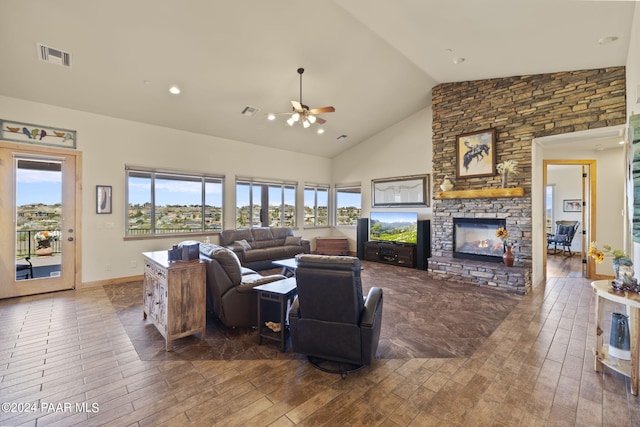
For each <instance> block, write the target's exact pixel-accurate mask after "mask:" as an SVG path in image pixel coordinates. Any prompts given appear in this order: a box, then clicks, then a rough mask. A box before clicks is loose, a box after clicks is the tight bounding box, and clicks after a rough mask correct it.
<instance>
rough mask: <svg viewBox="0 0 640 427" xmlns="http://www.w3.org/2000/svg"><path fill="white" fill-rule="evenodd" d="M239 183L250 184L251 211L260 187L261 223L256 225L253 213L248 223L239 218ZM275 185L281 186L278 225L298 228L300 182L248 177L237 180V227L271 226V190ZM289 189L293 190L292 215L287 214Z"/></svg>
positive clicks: (235, 210)
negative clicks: (255, 194) (256, 191)
mask: <svg viewBox="0 0 640 427" xmlns="http://www.w3.org/2000/svg"><path fill="white" fill-rule="evenodd" d="M239 185H247V186H248V196H249V201H248V203H249V212H253V210H254V209H255V208H254V205H256V204H255V203H254V200H253V199H254V191H255V189H257V188H259V189H260V207H261V211H262V214H261V215H259V217H260V218H259V222H260V225H255V224H254V221H253V219H252V218H253V215H252V216H251V218H249V223H248V224H241V223H240V222H239V221H238V218H239V216H238V215H239V210H238V209H239V207H238V186H239ZM275 187H280V197H279V198H280V200H279V202H280V205H279V206H280V220H279V225H278V226H283V227H291V228H296V224H297V216H298V215H297V214H298V203H297V196H296V195H297V192H298V183H297V182H293V181H278V180H269V179H259V178H247V177H236V182H235V191H236V193H235V203H234V212H235V214H234V217H235V220H234V223H235V228H237V229H238V228H254V227H269V226H271V209H270V206H271V205H273V201H272V200H270V197H269V196H270V194H271V190H272V189H273V188H275ZM287 191H291V192H292V193H293V213H292V215H291V216H290V217H288V216H287V212H288V210H287V208H286V207H287V203H286V202H287ZM270 202H271V203H270ZM265 203H266V210H265V209H264V205H265ZM265 215H266V216H265Z"/></svg>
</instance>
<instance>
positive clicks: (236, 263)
mask: <svg viewBox="0 0 640 427" xmlns="http://www.w3.org/2000/svg"><path fill="white" fill-rule="evenodd" d="M211 258H212V259H215V260H216V261H218V263H219V264H220V266H221V267H222V268H223V269H224V272H225V273H227V276H229V279H231V281H232V282H233V283H240V280H241V278H242V273H241V270H240V260H239V259H238V257H237V256H236V254H235V253H234V252H233V251H232V250H229V249H227V248H223V247H221V246H218V249H215V250H213V252H212V253H211Z"/></svg>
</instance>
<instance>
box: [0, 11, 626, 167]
mask: <svg viewBox="0 0 640 427" xmlns="http://www.w3.org/2000/svg"><path fill="white" fill-rule="evenodd" d="M634 6H635V2H634V1H578V0H520V1H513V0H447V1H441V0H394V1H388V0H333V1H329V0H321V1H300V0H270V1H264V0H233V1H229V0H227V1H223V0H135V1H131V0H110V1H87V0H2V2H0V16H2V17H3V19H2V24H1V25H0V54H1V55H2V59H1V60H0V95H6V96H9V97H15V98H21V99H26V100H30V101H36V102H41V103H45V104H52V105H57V106H61V107H66V108H70V109H75V110H81V111H86V112H91V113H96V114H102V115H107V116H112V117H117V118H122V119H127V120H133V121H137V122H142V123H149V124H155V125H160V126H166V127H169V128H175V129H181V130H185V131H189V132H194V133H199V134H206V135H212V136H217V137H222V138H228V139H232V140H238V141H243V142H248V143H252V144H260V145H265V146H269V147H273V148H278V149H283V150H291V151H296V152H301V153H308V154H312V155H317V156H323V157H329V158H331V157H334V156H336V155H337V154H339V153H340V152H342V151H344V150H346V149H348V148H350V147H352V146H354V145H356V144H358V143H360V142H362V141H363V140H365V139H367V138H368V137H370V136H372V135H374V134H376V133H378V132H380V131H381V130H383V129H385V128H387V127H389V126H391V125H393V124H395V123H397V122H399V121H401V120H403V119H404V118H406V117H409V116H410V115H412V114H414V113H416V112H417V111H420V110H422V109H424V108H425V107H427V106H428V105H429V103H430V92H431V88H432V87H433V86H434V85H436V84H438V83H442V82H451V81H466V80H477V79H486V78H495V77H504V76H515V75H523V74H537V73H548V72H556V71H568V70H579V69H588V68H600V67H607V66H620V65H624V64H625V62H626V57H627V51H628V46H629V35H630V32H631V21H632V16H633V11H634ZM606 37H616V38H617V40H615V41H614V42H611V43H602V41H603V40H602V39H604V38H606ZM599 40H600V41H601V42H600V43H599ZM38 43H41V44H44V45H46V46H49V47H52V48H56V49H59V50H62V51H66V52H69V53H70V54H71V67H62V66H59V65H55V64H51V63H46V62H42V61H40V60H39V59H38V56H37V48H36V46H37V44H38ZM299 67H304V68H305V72H304V75H303V93H302V100H303V102H304V104H307V105H308V106H309V107H311V108H317V107H324V106H334V107H335V110H336V111H335V112H334V113H328V114H323V115H321V116H320V117H322V118H324V119H326V121H327V122H326V123H325V124H324V125H323V126H322V127H323V129H324V130H325V132H324V134H318V133H317V132H316V130H317V129H318V127H319V125H317V124H314V125H312V126H311V127H310V128H308V129H303V128H302V127H301V126H294V127H289V126H288V125H287V124H286V123H285V120H286V115H280V116H277V117H276V120H274V121H269V120H267V116H266V114H267V113H270V112H289V111H291V102H290V101H291V100H299V97H300V92H299V91H300V86H299V75H298V73H297V72H296V70H297V69H298V68H299ZM171 85H177V86H179V87H180V89H181V93H180V94H179V95H171V94H170V93H169V91H168V89H169V87H170V86H171ZM247 106H249V107H252V108H254V109H257V110H258V111H257V112H256V113H255V114H253V115H243V114H242V111H243V110H244V109H245V107H247ZM3 118H4V119H9V120H18V121H19V120H20V119H21V118H20V117H3ZM70 125H72V124H65V126H70ZM341 135H346V138H341V139H338V137H339V136H341ZM81 137H82V135H81V134H79V135H78V138H79V139H80V138H81ZM133 142H135V141H133Z"/></svg>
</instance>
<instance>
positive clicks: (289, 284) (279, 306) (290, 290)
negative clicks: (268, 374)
mask: <svg viewBox="0 0 640 427" xmlns="http://www.w3.org/2000/svg"><path fill="white" fill-rule="evenodd" d="M253 289H255V290H256V291H258V344H262V338H266V339H269V340H273V341H279V342H280V350H281V351H283V352H284V351H286V349H287V337H288V336H289V324H288V321H287V310H288V308H289V304H290V303H292V302H293V298H294V297H295V296H296V294H297V293H298V292H297V288H296V279H295V277H290V278H288V279H284V280H278V281H277V282H271V283H266V284H264V285H259V286H256V287H255V288H253ZM270 305H271V306H272V308H273V307H274V306H275V308H276V310H277V313H278V314H277V315H275V314H274V315H272V316H271V317H276V318H275V319H271V318H268V317H269V315H268V314H267V312H268V311H269V310H268V306H270ZM272 311H273V310H272ZM267 322H273V323H279V324H280V331H278V332H274V331H272V330H271V329H269V328H268V327H267V326H266V325H265V323H267Z"/></svg>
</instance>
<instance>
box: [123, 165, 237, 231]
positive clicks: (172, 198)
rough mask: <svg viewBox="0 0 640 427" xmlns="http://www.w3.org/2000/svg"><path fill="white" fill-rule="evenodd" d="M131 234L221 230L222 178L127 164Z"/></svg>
mask: <svg viewBox="0 0 640 427" xmlns="http://www.w3.org/2000/svg"><path fill="white" fill-rule="evenodd" d="M126 172H127V229H126V234H127V235H128V236H140V235H157V234H171V233H203V232H209V231H221V230H222V212H223V210H222V200H223V197H222V189H223V186H224V185H223V182H224V181H223V178H222V177H219V176H207V175H191V174H184V173H173V172H164V171H155V170H144V169H133V168H127V171H126Z"/></svg>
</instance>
